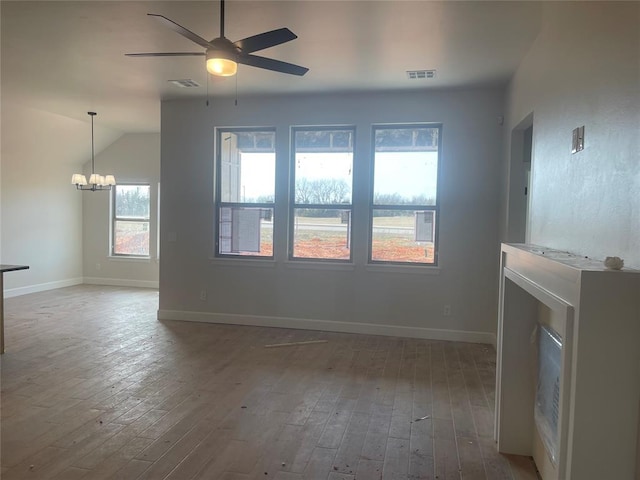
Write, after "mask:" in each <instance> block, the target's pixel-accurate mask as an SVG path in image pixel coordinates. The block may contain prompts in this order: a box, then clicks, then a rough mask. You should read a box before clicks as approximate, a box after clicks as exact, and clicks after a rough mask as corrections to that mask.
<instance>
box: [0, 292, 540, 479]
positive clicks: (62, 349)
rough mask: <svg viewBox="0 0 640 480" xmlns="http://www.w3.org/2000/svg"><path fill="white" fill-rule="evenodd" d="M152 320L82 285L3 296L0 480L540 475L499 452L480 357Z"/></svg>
mask: <svg viewBox="0 0 640 480" xmlns="http://www.w3.org/2000/svg"><path fill="white" fill-rule="evenodd" d="M157 308H158V293H157V291H154V290H145V289H126V288H117V287H97V286H89V285H83V286H77V287H70V288H64V289H59V290H53V291H48V292H42V293H37V294H31V295H25V296H21V297H15V298H10V299H7V300H6V302H5V309H6V316H5V321H6V348H7V351H6V354H5V355H3V356H2V359H1V362H2V397H1V402H2V403H1V408H2V420H1V437H2V438H1V455H2V461H1V476H2V479H3V480H13V479H33V480H37V479H56V480H58V479H60V480H75V479H92V480H98V479H123V480H133V479H148V480H159V479H172V480H186V479H220V480H249V479H258V478H260V479H265V478H271V479H276V480H301V479H310V480H319V479H327V480H355V479H360V480H377V479H385V480H386V479H436V478H437V479H439V480H452V479H460V480H462V479H465V480H466V479H474V480H475V479H478V480H479V479H483V480H499V479H513V480H535V479H536V478H537V477H536V474H535V470H534V468H533V466H532V463H531V460H530V459H528V458H524V457H511V456H504V455H499V454H498V453H497V452H496V450H495V446H494V443H493V440H492V432H493V405H494V383H495V380H494V379H495V351H494V350H493V348H492V347H490V346H486V345H478V344H467V343H452V342H439V341H429V340H419V339H402V338H392V337H381V336H366V335H349V334H338V333H327V332H312V331H304V330H285V329H275V328H260V327H242V326H229V325H211V324H199V323H187V322H169V321H158V320H157V319H156V311H157ZM317 339H321V340H328V342H327V343H317V344H308V345H300V346H289V347H282V348H264V346H265V345H268V344H275V343H285V342H300V341H309V340H317Z"/></svg>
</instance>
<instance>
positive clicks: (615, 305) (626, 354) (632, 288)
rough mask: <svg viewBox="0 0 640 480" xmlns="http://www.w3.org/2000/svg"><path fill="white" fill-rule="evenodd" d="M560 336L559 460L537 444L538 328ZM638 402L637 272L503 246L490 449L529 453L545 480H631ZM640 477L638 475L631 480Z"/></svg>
mask: <svg viewBox="0 0 640 480" xmlns="http://www.w3.org/2000/svg"><path fill="white" fill-rule="evenodd" d="M539 323H542V324H546V325H548V326H551V327H552V328H553V329H554V330H555V331H556V332H558V333H559V334H560V336H561V337H562V338H563V350H562V364H561V375H560V385H561V386H560V408H559V411H560V415H559V422H558V424H559V427H558V429H559V433H558V445H559V451H558V455H557V462H556V463H555V464H554V462H551V461H550V459H549V457H548V455H546V451H545V450H544V447H541V444H540V442H539V441H538V440H537V435H536V427H535V422H534V418H533V409H534V401H535V382H536V378H535V369H536V365H537V363H536V357H535V352H536V348H535V343H532V334H533V333H534V330H535V328H536V326H537V325H538V324H539ZM639 401H640V272H639V271H636V270H628V269H623V270H621V271H611V270H607V269H605V268H604V266H603V263H602V261H594V260H591V259H588V258H584V257H579V256H576V255H572V254H570V253H567V252H561V251H557V250H552V249H547V248H544V247H539V246H533V245H520V244H503V246H502V258H501V275H500V305H499V320H498V359H497V390H496V429H495V437H496V441H497V442H498V450H499V451H500V452H503V453H514V454H519V455H533V456H534V458H535V459H536V463H537V465H538V468H539V469H540V472H541V475H542V476H543V479H544V480H556V479H563V480H591V479H593V480H602V479H615V480H633V479H635V478H636V456H637V451H638V445H637V438H638V404H639ZM638 473H639V474H640V472H638Z"/></svg>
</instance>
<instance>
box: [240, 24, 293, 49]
mask: <svg viewBox="0 0 640 480" xmlns="http://www.w3.org/2000/svg"><path fill="white" fill-rule="evenodd" d="M296 38H298V36H297V35H296V34H295V33H293V32H292V31H291V30H289V29H288V28H279V29H277V30H271V31H270V32H265V33H260V34H259V35H253V36H252V37H247V38H243V39H242V40H238V41H237V42H234V45H235V46H236V47H239V48H240V50H242V53H252V52H257V51H258V50H264V49H265V48H269V47H273V46H275V45H280V44H281V43H286V42H290V41H291V40H295V39H296Z"/></svg>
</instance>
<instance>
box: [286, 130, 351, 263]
mask: <svg viewBox="0 0 640 480" xmlns="http://www.w3.org/2000/svg"><path fill="white" fill-rule="evenodd" d="M292 133H293V135H292V137H293V139H292V140H293V147H292V149H293V152H294V154H293V179H292V182H293V188H292V189H291V192H292V199H291V203H290V204H291V205H292V207H291V212H290V218H291V222H292V224H291V226H290V229H289V231H290V246H291V247H290V253H289V257H290V258H291V259H316V260H334V261H349V260H351V218H352V215H351V214H352V210H353V208H352V205H351V192H352V188H353V139H354V129H353V128H336V127H326V128H318V127H314V128H306V127H305V128H294V129H293V132H292Z"/></svg>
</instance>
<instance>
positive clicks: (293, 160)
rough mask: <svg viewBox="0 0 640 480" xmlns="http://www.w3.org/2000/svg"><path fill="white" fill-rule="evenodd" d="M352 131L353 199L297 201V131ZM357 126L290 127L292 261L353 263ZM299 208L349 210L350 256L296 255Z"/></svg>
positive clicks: (348, 240)
mask: <svg viewBox="0 0 640 480" xmlns="http://www.w3.org/2000/svg"><path fill="white" fill-rule="evenodd" d="M340 130H343V131H350V132H351V139H352V142H351V154H352V161H351V200H350V202H349V203H348V204H344V203H335V204H322V203H320V204H316V203H297V202H296V153H297V150H296V133H297V132H318V131H327V132H331V131H340ZM356 133H357V132H356V126H355V125H305V126H291V127H290V128H289V135H290V150H289V151H290V157H291V161H290V162H289V178H290V184H289V225H288V226H289V238H288V241H289V243H288V248H287V251H288V255H287V258H288V260H289V261H290V262H314V263H318V262H321V263H340V264H345V263H346V264H349V263H353V223H352V222H353V220H354V215H353V191H354V184H355V174H354V172H355V170H356V168H355V165H356ZM297 209H309V210H313V209H319V210H348V211H349V223H348V226H347V245H349V258H348V259H346V258H317V257H295V256H294V241H295V226H294V224H295V212H296V210H297Z"/></svg>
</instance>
